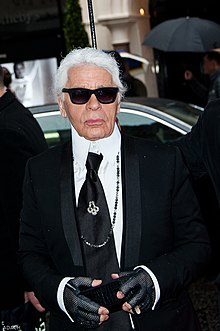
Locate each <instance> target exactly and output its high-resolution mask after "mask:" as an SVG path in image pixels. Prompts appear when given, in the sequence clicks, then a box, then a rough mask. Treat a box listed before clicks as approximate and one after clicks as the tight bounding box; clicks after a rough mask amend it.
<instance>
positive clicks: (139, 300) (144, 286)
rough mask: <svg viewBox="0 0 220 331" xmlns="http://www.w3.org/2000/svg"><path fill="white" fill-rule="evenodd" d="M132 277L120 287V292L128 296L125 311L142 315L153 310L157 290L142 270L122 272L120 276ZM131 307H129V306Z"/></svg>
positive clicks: (124, 305)
mask: <svg viewBox="0 0 220 331" xmlns="http://www.w3.org/2000/svg"><path fill="white" fill-rule="evenodd" d="M124 275H127V276H130V277H129V279H128V280H127V281H126V282H125V283H124V284H123V285H122V286H121V287H120V291H121V292H122V293H123V294H124V295H125V296H127V301H126V303H124V304H123V307H122V308H123V310H125V311H128V312H132V313H136V314H140V313H141V312H145V311H147V310H149V309H150V308H152V306H153V304H154V301H155V289H154V284H153V281H152V279H151V277H150V275H149V274H148V273H147V271H145V270H144V269H142V268H137V269H135V270H133V271H130V272H121V273H120V274H119V276H124ZM128 305H129V306H128Z"/></svg>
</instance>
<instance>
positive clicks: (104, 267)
mask: <svg viewBox="0 0 220 331" xmlns="http://www.w3.org/2000/svg"><path fill="white" fill-rule="evenodd" d="M102 159H103V156H102V155H98V154H95V153H88V157H87V161H86V168H87V174H86V179H85V182H84V183H83V186H82V188H81V190H80V194H79V200H78V222H79V231H80V235H81V240H82V249H83V258H84V264H85V269H86V275H87V276H89V277H92V278H93V279H102V280H103V282H104V283H105V282H108V281H110V280H111V274H112V273H118V272H119V265H118V260H117V255H116V249H115V241H114V236H113V229H112V226H111V218H110V214H109V209H108V205H107V201H106V198H105V193H104V190H103V187H102V183H101V181H100V179H99V177H98V169H99V166H100V163H101V161H102ZM98 330H99V331H109V330H111V331H115V330H121V331H128V330H130V321H129V316H128V314H127V313H125V312H123V311H119V312H116V313H114V314H112V316H111V318H110V319H109V321H108V322H107V323H104V324H102V325H101V326H100V327H99V328H98V329H97V331H98ZM94 331H95V330H94Z"/></svg>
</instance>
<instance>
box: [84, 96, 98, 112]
mask: <svg viewBox="0 0 220 331" xmlns="http://www.w3.org/2000/svg"><path fill="white" fill-rule="evenodd" d="M86 107H87V108H88V109H89V110H97V109H99V108H101V104H100V102H99V101H98V99H97V98H96V96H95V94H92V95H91V97H90V98H89V100H88V102H87V104H86Z"/></svg>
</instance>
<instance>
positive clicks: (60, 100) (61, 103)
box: [57, 97, 67, 118]
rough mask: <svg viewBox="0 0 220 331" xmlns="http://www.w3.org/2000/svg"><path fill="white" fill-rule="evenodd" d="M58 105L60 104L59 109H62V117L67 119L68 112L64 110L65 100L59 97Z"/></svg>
mask: <svg viewBox="0 0 220 331" xmlns="http://www.w3.org/2000/svg"><path fill="white" fill-rule="evenodd" d="M57 103H58V106H59V109H60V114H61V116H63V117H64V118H66V117H67V114H66V111H65V109H64V105H63V100H62V99H61V97H57Z"/></svg>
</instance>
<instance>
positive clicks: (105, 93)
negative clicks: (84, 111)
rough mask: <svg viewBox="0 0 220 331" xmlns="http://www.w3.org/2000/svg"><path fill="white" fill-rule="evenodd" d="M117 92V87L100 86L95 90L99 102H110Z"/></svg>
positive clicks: (113, 99)
mask: <svg viewBox="0 0 220 331" xmlns="http://www.w3.org/2000/svg"><path fill="white" fill-rule="evenodd" d="M117 93H118V89H117V88H110V87H109V88H108V87H106V88H100V89H98V90H97V92H96V97H97V99H98V101H99V102H101V103H112V102H114V101H115V99H116V96H117Z"/></svg>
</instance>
